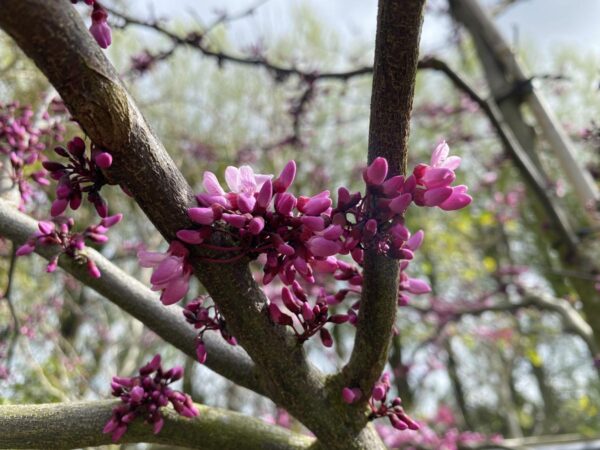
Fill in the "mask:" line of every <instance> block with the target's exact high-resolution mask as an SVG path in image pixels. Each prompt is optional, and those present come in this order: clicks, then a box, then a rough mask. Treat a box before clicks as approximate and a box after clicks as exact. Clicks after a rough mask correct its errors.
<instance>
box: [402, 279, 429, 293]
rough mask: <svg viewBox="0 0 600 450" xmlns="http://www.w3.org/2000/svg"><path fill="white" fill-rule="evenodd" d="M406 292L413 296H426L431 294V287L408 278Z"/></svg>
mask: <svg viewBox="0 0 600 450" xmlns="http://www.w3.org/2000/svg"><path fill="white" fill-rule="evenodd" d="M406 290H407V291H408V292H411V293H413V294H427V293H428V292H431V287H430V286H429V285H428V284H427V283H426V282H424V281H423V280H419V279H416V278H409V279H408V286H407V288H406Z"/></svg>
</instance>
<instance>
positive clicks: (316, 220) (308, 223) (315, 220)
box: [300, 216, 325, 231]
mask: <svg viewBox="0 0 600 450" xmlns="http://www.w3.org/2000/svg"><path fill="white" fill-rule="evenodd" d="M300 221H301V222H302V225H304V226H305V227H306V228H308V229H309V230H311V231H322V230H323V229H324V228H325V221H324V220H323V219H322V218H321V217H318V216H302V217H300Z"/></svg>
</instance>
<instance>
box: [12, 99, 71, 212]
mask: <svg viewBox="0 0 600 450" xmlns="http://www.w3.org/2000/svg"><path fill="white" fill-rule="evenodd" d="M63 132H64V126H63V125H61V124H59V123H58V122H55V121H51V120H50V116H49V115H48V113H44V114H42V116H41V117H40V120H37V121H36V120H35V118H34V113H33V111H32V110H31V108H30V107H29V106H25V107H21V106H20V105H19V104H18V103H16V102H13V103H8V104H2V103H0V154H3V155H6V156H7V160H8V161H6V163H9V164H10V167H11V169H12V170H11V173H10V174H9V177H10V179H11V181H12V183H14V185H16V186H17V187H18V189H19V194H20V197H21V207H22V206H24V204H25V203H27V202H28V201H29V200H30V199H31V197H32V195H33V191H34V190H33V187H32V186H31V184H30V182H29V181H30V180H31V181H33V182H35V183H37V184H39V185H42V186H47V185H48V184H49V181H48V179H47V178H46V177H45V175H46V171H45V170H33V171H29V170H27V168H28V167H34V165H35V164H36V163H37V161H39V160H42V159H43V158H44V157H43V154H42V152H43V151H44V150H45V149H46V143H45V142H44V137H48V138H49V139H51V140H52V141H62V139H63V137H62V133H63ZM2 163H4V161H3V162H2Z"/></svg>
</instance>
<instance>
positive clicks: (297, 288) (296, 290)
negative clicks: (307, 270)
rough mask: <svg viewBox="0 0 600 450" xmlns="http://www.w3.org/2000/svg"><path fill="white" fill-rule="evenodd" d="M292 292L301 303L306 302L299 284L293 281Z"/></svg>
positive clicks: (304, 294)
mask: <svg viewBox="0 0 600 450" xmlns="http://www.w3.org/2000/svg"><path fill="white" fill-rule="evenodd" d="M292 291H294V295H295V296H296V297H298V298H299V299H300V300H301V301H303V302H305V301H307V300H308V298H307V297H306V293H305V292H304V289H302V286H300V283H298V282H297V281H294V282H293V283H292Z"/></svg>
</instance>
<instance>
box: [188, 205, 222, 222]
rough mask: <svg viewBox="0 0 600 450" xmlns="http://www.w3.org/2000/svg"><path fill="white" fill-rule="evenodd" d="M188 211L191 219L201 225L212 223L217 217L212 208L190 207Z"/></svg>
mask: <svg viewBox="0 0 600 450" xmlns="http://www.w3.org/2000/svg"><path fill="white" fill-rule="evenodd" d="M187 213H188V216H189V218H190V219H192V220H193V221H194V222H196V223H199V224H200V225H212V223H213V221H214V217H215V213H214V212H213V209H212V208H189V209H188V210H187Z"/></svg>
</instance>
